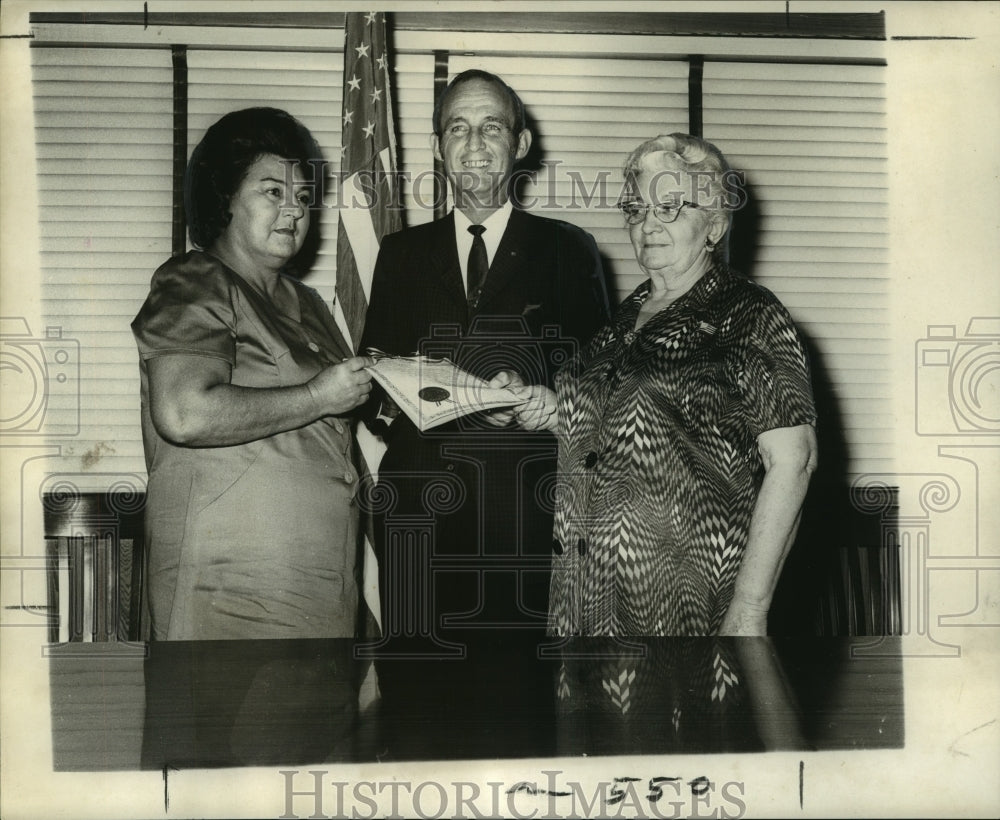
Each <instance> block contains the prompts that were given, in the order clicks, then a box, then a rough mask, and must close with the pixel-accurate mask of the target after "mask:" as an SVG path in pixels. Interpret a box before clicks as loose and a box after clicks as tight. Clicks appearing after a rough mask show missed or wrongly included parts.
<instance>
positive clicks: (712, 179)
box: [624, 132, 745, 262]
mask: <svg viewBox="0 0 1000 820" xmlns="http://www.w3.org/2000/svg"><path fill="white" fill-rule="evenodd" d="M661 170H662V171H674V170H681V171H683V172H685V173H687V174H690V175H691V176H692V177H693V178H694V179H695V180H696V184H697V186H698V189H697V191H696V192H695V191H692V192H691V201H695V199H698V198H704V197H706V196H707V198H708V202H707V203H705V204H703V203H701V202H698V203H697V204H699V205H701V206H702V209H703V210H705V211H708V212H709V213H710V214H711V215H712V217H713V218H714V219H717V220H719V221H724V222H725V227H726V231H725V233H724V234H723V237H722V239H720V240H719V243H718V244H717V245H716V247H715V250H714V251H713V258H715V259H716V261H719V262H725V261H727V259H728V255H729V254H728V240H729V229H730V227H731V225H732V218H733V217H732V212H733V211H734V210H736V209H737V208H739V207H741V206H742V205H743V204H744V200H745V191H744V190H743V188H742V186H741V178H740V175H739V173H738V172H736V171H734V170H733V169H732V168H730V166H729V162H728V161H727V160H726V158H725V156H724V155H723V153H722V151H720V150H719V149H718V148H716V147H715V146H714V145H712V143H710V142H708V141H707V140H703V139H701V138H700V137H694V136H692V135H691V134H684V133H680V132H678V133H674V134H661V135H660V136H658V137H654V138H653V139H650V140H646V141H645V142H643V143H642V144H640V145H639V146H638V147H636V148H635V150H633V151H632V153H631V154H629V155H628V157H627V158H626V160H625V167H624V176H625V188H626V191H628V192H631V193H637V192H638V178H639V174H641V173H642V172H643V171H646V172H651V173H656V172H657V171H661ZM695 193H698V194H701V195H702V196H701V197H695V196H694V194H695Z"/></svg>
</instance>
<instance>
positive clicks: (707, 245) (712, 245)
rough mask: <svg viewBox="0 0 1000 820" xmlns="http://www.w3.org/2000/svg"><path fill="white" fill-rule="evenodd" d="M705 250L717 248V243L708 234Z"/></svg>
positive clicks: (710, 250) (709, 250)
mask: <svg viewBox="0 0 1000 820" xmlns="http://www.w3.org/2000/svg"><path fill="white" fill-rule="evenodd" d="M705 250H707V251H708V252H709V253H711V252H712V251H714V250H715V243H713V242H712V240H711V239H709V238H708V237H707V236H706V237H705Z"/></svg>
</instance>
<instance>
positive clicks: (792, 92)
mask: <svg viewBox="0 0 1000 820" xmlns="http://www.w3.org/2000/svg"><path fill="white" fill-rule="evenodd" d="M884 72H885V69H884V68H881V67H878V66H845V65H801V64H767V63H735V62H712V61H706V63H705V68H704V75H703V103H704V129H705V132H704V133H705V138H706V139H708V140H709V141H711V142H713V143H715V144H716V145H717V146H718V147H719V148H720V149H721V150H722V151H723V153H724V154H725V155H726V156H727V158H728V159H729V160H730V163H731V164H732V165H733V167H735V168H738V169H740V170H742V171H743V172H744V173H745V175H746V181H747V184H748V189H749V194H750V202H749V203H748V207H747V208H745V209H744V211H743V212H740V213H737V214H736V216H735V219H734V237H735V238H736V241H735V242H734V249H733V253H734V259H733V261H734V263H736V264H738V265H741V266H743V267H745V268H748V269H747V270H745V271H744V272H745V273H747V274H749V275H751V276H752V277H753V278H754V279H755V280H756V281H758V282H760V283H761V284H762V285H764V286H766V287H768V288H770V289H771V290H772V291H774V293H775V294H776V295H777V296H778V297H779V298H780V299H781V301H782V302H783V303H784V304H785V306H786V307H787V308H788V309H789V311H790V312H791V314H792V316H793V317H794V319H795V321H796V323H797V324H798V326H799V327H800V329H801V330H802V332H803V334H804V335H805V336H806V338H807V339H808V340H809V342H810V343H811V347H812V350H811V353H812V354H813V367H814V380H815V381H816V382H817V390H818V391H828V392H829V393H830V397H831V399H832V401H833V402H834V403H835V405H834V406H833V407H830V408H829V410H830V411H831V412H836V413H837V415H838V416H839V419H837V420H836V421H837V423H839V424H840V425H841V427H842V429H843V434H844V438H845V442H844V444H845V448H846V453H847V469H848V472H849V473H851V474H857V473H863V472H883V471H886V470H890V469H891V464H890V461H891V457H892V425H891V423H892V419H891V412H890V398H891V389H892V386H891V383H890V373H889V358H888V356H889V338H890V328H889V324H888V321H889V320H888V298H889V297H888V294H889V268H888V235H887V234H888V215H887V192H888V177H887V168H886V166H887V146H886V130H885V129H886V125H885V87H884V82H885V80H884ZM741 223H742V224H741ZM740 237H742V238H743V240H742V241H740V239H739V238H740ZM831 421H832V420H831ZM821 422H822V419H821Z"/></svg>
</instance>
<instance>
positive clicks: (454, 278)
mask: <svg viewBox="0 0 1000 820" xmlns="http://www.w3.org/2000/svg"><path fill="white" fill-rule="evenodd" d="M433 226H434V232H433V233H434V235H433V238H432V241H431V243H430V247H428V248H427V262H428V265H427V268H428V272H429V273H430V274H431V275H432V276H435V277H436V278H437V279H438V280H439V282H440V283H441V287H443V288H444V290H445V291H447V293H448V294H449V295H451V296H453V298H454V299H456V300H458V301H460V302H462V303H464V302H465V286H464V285H463V283H462V267H461V265H460V264H459V261H458V249H457V247H456V245H455V214H454V213H453V212H449V213H448V215H447V216H446V217H444V218H443V219H438V220H437V221H435V222H434V223H433Z"/></svg>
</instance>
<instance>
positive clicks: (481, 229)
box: [469, 225, 486, 236]
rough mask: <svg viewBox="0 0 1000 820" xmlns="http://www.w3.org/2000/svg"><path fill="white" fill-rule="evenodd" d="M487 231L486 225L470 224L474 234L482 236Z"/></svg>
mask: <svg viewBox="0 0 1000 820" xmlns="http://www.w3.org/2000/svg"><path fill="white" fill-rule="evenodd" d="M485 232H486V226H485V225H469V233H471V234H472V235H473V236H482V235H483V234H484V233H485Z"/></svg>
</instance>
